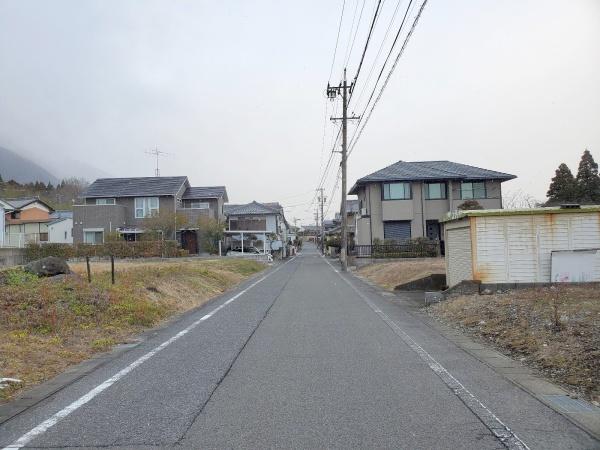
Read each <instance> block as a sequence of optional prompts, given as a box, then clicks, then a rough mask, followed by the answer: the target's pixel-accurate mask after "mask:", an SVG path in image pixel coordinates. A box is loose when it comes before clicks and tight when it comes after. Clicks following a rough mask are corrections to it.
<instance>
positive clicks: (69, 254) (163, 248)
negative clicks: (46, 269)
mask: <svg viewBox="0 0 600 450" xmlns="http://www.w3.org/2000/svg"><path fill="white" fill-rule="evenodd" d="M178 250H179V249H178V244H177V241H136V242H126V241H111V242H105V243H104V244H99V245H92V244H28V245H27V247H26V248H25V260H26V261H34V260H36V259H41V258H45V257H47V256H58V257H60V258H65V259H69V258H85V257H86V256H90V257H93V256H99V257H103V256H104V257H106V256H114V257H116V258H152V257H162V258H175V257H177V256H179V252H178Z"/></svg>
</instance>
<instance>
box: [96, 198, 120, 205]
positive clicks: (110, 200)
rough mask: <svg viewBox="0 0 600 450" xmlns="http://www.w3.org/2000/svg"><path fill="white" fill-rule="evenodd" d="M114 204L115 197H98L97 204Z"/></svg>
mask: <svg viewBox="0 0 600 450" xmlns="http://www.w3.org/2000/svg"><path fill="white" fill-rule="evenodd" d="M114 204H115V199H114V198H97V199H96V205H114Z"/></svg>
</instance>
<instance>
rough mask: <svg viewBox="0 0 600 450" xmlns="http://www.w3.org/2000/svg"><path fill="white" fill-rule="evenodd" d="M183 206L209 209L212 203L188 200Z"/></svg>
mask: <svg viewBox="0 0 600 450" xmlns="http://www.w3.org/2000/svg"><path fill="white" fill-rule="evenodd" d="M183 207H184V208H191V209H209V207H210V205H209V204H208V202H201V201H200V200H188V201H187V202H185V203H184V205H183Z"/></svg>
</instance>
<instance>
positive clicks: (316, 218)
mask: <svg viewBox="0 0 600 450" xmlns="http://www.w3.org/2000/svg"><path fill="white" fill-rule="evenodd" d="M315 225H316V226H317V227H318V226H319V207H318V206H317V209H316V210H315ZM317 235H318V234H317ZM315 238H316V236H315ZM319 246H320V244H319Z"/></svg>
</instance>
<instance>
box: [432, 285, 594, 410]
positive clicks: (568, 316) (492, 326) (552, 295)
mask: <svg viewBox="0 0 600 450" xmlns="http://www.w3.org/2000/svg"><path fill="white" fill-rule="evenodd" d="M429 312H430V314H432V315H433V316H434V317H436V318H438V319H439V320H441V321H442V322H445V323H448V324H450V325H454V326H458V327H459V328H460V329H462V330H463V331H465V332H467V333H469V334H472V335H476V336H479V337H482V338H485V339H486V340H487V341H488V342H490V343H492V344H493V345H495V346H496V347H498V348H499V349H501V350H504V352H505V353H508V354H510V355H511V356H513V357H515V358H516V359H520V360H521V361H523V362H524V363H526V364H528V365H531V366H533V367H535V368H537V369H539V370H540V371H541V372H542V373H543V374H544V375H546V376H547V377H549V378H551V379H553V380H554V381H557V382H559V383H560V384H563V385H564V386H566V387H567V388H569V389H570V390H572V391H576V392H578V393H580V394H582V395H584V396H586V397H587V398H590V399H591V400H593V401H596V402H598V401H600V290H598V289H596V288H591V287H584V286H564V287H563V286H560V287H556V288H539V289H527V290H518V291H509V292H505V293H502V294H494V295H481V296H480V295H472V296H463V297H458V298H455V299H452V300H448V301H445V302H442V303H439V304H436V305H434V306H432V307H431V308H429Z"/></svg>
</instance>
